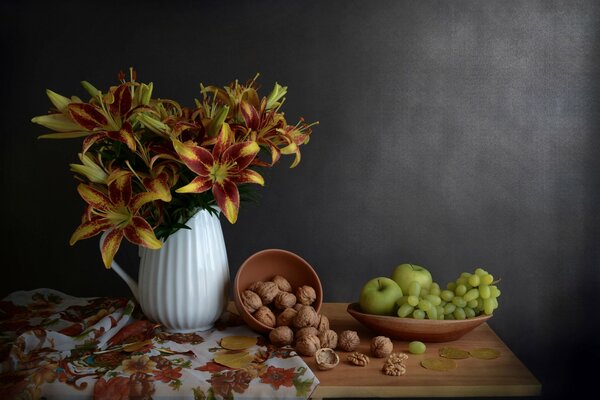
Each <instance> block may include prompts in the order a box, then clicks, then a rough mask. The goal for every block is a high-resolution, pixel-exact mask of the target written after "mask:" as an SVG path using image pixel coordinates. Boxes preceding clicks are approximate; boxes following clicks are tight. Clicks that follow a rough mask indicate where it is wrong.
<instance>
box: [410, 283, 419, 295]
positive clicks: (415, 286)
mask: <svg viewBox="0 0 600 400" xmlns="http://www.w3.org/2000/svg"><path fill="white" fill-rule="evenodd" d="M420 292H421V284H420V283H419V282H417V281H412V282H411V283H409V284H408V295H409V296H418V295H419V293H420Z"/></svg>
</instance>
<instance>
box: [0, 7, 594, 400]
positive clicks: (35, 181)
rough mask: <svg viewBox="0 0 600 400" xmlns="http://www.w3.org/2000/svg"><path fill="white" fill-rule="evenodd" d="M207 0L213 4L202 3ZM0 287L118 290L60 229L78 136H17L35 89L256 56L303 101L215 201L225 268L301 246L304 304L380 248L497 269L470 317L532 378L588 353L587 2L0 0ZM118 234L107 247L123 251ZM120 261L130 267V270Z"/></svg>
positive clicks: (569, 369) (165, 83)
mask: <svg viewBox="0 0 600 400" xmlns="http://www.w3.org/2000/svg"><path fill="white" fill-rule="evenodd" d="M222 3H224V4H222ZM0 11H1V13H0V22H1V23H0V41H1V43H2V55H3V57H2V59H3V62H2V69H3V73H2V77H1V78H0V79H2V87H1V88H2V93H1V95H0V106H1V108H0V110H1V111H0V112H1V119H0V123H1V132H0V149H1V150H0V151H1V154H2V159H1V162H2V164H1V175H0V176H1V181H0V188H1V190H2V193H1V196H0V201H1V205H2V206H1V208H0V210H1V212H2V214H3V218H2V222H3V223H2V229H1V230H0V231H1V232H2V233H1V234H2V236H1V241H0V243H1V246H2V260H3V261H2V271H3V274H2V283H1V290H0V295H2V296H4V295H6V294H8V293H10V292H11V291H14V290H18V289H34V288H38V287H51V288H54V289H58V290H61V291H64V292H66V293H69V294H73V295H80V296H100V295H128V290H127V288H126V286H125V285H124V284H123V283H122V282H121V281H120V279H119V278H118V277H117V276H116V274H114V273H113V272H111V271H107V270H105V269H104V268H103V267H102V265H101V261H100V257H99V254H98V251H97V241H96V240H95V239H93V240H87V241H84V242H80V243H78V244H77V245H76V246H74V247H69V245H68V238H69V236H70V235H71V233H72V231H73V229H74V228H75V227H76V226H77V224H78V221H79V218H80V213H81V210H82V205H83V203H82V201H81V200H80V199H79V198H78V195H77V194H76V191H75V182H74V180H73V179H72V177H71V174H70V173H69V171H68V163H69V162H74V161H76V153H77V151H78V150H79V148H80V144H79V142H78V141H52V142H50V141H38V140H36V139H35V138H36V136H37V135H39V134H41V133H44V132H45V131H44V130H43V129H42V128H40V127H37V126H34V125H33V124H31V123H30V122H29V120H30V118H31V117H33V116H34V115H38V114H42V113H44V112H45V111H46V110H47V108H48V105H49V103H48V101H47V99H46V98H45V95H44V90H45V89H46V88H52V89H54V90H56V91H58V92H60V93H62V94H66V95H71V94H79V95H83V90H82V89H81V88H80V87H79V84H78V82H79V81H80V80H83V79H86V80H89V81H92V82H93V83H95V84H96V85H97V86H98V87H101V88H104V87H107V86H108V85H110V84H113V83H115V82H116V80H115V76H116V72H117V71H118V70H119V69H127V68H128V67H129V66H134V67H136V68H137V70H138V77H139V79H140V80H142V81H153V82H154V83H155V94H156V95H157V96H161V97H168V98H174V99H178V100H180V101H181V102H182V103H186V104H187V105H192V104H193V99H194V97H197V96H199V92H198V84H199V83H200V82H203V83H207V84H216V85H225V84H227V83H228V82H229V81H231V80H233V79H240V80H246V79H249V78H251V77H253V76H254V74H255V73H256V72H260V73H261V78H260V82H262V84H263V87H264V92H263V93H264V94H266V91H267V90H268V89H270V87H271V86H272V85H273V83H274V82H275V81H277V82H280V83H282V84H285V85H287V86H289V95H288V99H287V102H286V105H285V110H286V115H287V117H288V118H289V119H290V120H295V119H296V118H298V117H300V116H304V117H305V118H306V119H307V120H308V121H314V120H318V121H320V125H319V126H318V127H317V128H316V129H315V131H314V135H313V138H312V140H311V142H310V144H309V145H308V146H306V147H305V148H304V150H303V159H302V163H301V164H300V165H299V166H298V168H296V169H293V170H290V169H288V168H287V165H289V159H285V160H284V161H283V162H282V163H281V164H280V165H278V166H277V168H274V169H272V170H270V171H269V172H268V173H267V174H266V179H267V185H266V187H265V188H263V189H262V190H260V192H259V193H260V195H261V201H260V203H259V204H258V205H254V204H247V205H243V206H242V208H241V213H240V218H239V221H238V223H237V224H235V225H233V226H230V225H229V224H228V223H227V222H226V221H225V220H224V219H223V229H224V233H225V237H226V241H227V247H228V254H229V261H230V269H231V276H232V279H233V276H234V275H235V273H236V271H237V268H238V267H239V265H240V264H241V262H242V261H243V260H244V259H245V258H246V257H248V256H249V255H251V254H252V253H253V252H255V251H258V250H261V249H264V248H272V247H276V248H284V249H288V250H291V251H294V252H296V253H298V254H299V255H301V256H303V257H304V258H306V259H307V260H308V261H309V262H310V263H312V265H313V266H314V267H315V269H316V270H317V272H318V273H319V275H320V277H321V280H322V283H323V286H324V290H325V300H326V301H355V300H356V299H357V296H358V293H359V290H360V288H361V286H362V284H363V283H364V282H365V281H366V280H367V279H369V278H371V277H375V276H379V275H388V274H390V272H391V270H392V268H393V267H394V266H395V265H397V264H399V263H402V262H413V263H417V264H421V265H423V266H425V267H427V268H428V269H430V271H431V272H432V273H433V275H434V277H435V278H436V280H437V281H439V282H446V281H448V280H451V279H454V277H455V276H456V275H457V274H458V273H460V272H461V271H465V270H472V269H473V268H475V267H477V266H483V267H485V268H487V269H489V270H490V271H491V272H493V273H495V275H496V276H498V277H500V278H501V279H502V282H501V289H502V297H501V298H500V309H499V310H498V312H497V313H496V315H495V316H494V318H493V319H492V320H491V322H490V325H491V326H492V327H493V328H494V329H495V330H496V332H497V333H498V334H499V336H500V337H501V338H502V339H503V340H504V341H505V342H506V343H507V344H508V345H509V346H510V347H511V348H512V349H513V350H514V351H515V353H516V354H517V356H519V357H520V358H521V359H522V360H523V361H524V362H525V363H526V365H527V366H528V367H529V368H530V369H531V370H532V371H533V372H534V374H535V375H536V376H537V377H538V379H540V380H541V381H542V384H543V387H544V392H545V394H546V396H547V397H550V396H551V395H557V396H565V395H566V393H569V391H571V390H574V388H582V387H585V386H586V385H591V383H593V382H592V380H593V379H594V377H595V376H596V374H595V373H597V372H599V371H598V367H597V365H598V364H597V363H596V366H595V367H591V368H588V369H587V371H586V370H584V369H583V368H582V367H577V366H574V364H575V363H576V362H577V361H578V360H581V359H582V357H583V356H584V355H590V356H591V355H594V356H595V357H598V356H599V346H598V344H597V340H598V338H597V336H598V334H599V333H600V329H599V324H598V318H597V317H598V307H597V304H598V302H597V291H598V289H599V287H600V285H599V283H600V272H599V261H600V254H599V246H598V243H599V239H600V237H599V236H600V232H599V212H598V211H599V210H598V205H599V204H600V179H599V176H600V175H599V164H600V158H599V157H598V156H599V150H600V149H599V146H600V132H599V128H600V117H599V102H598V100H599V97H600V84H599V82H600V80H599V78H600V68H599V67H598V65H599V64H600V37H599V26H600V25H599V21H600V5H599V3H597V2H593V1H565V2H557V1H253V2H249V1H248V2H240V1H235V2H234V1H230V2H220V1H209V2H192V1H189V2H183V1H169V2H147V3H146V4H145V5H143V4H137V5H134V4H131V3H124V2H123V3H121V2H119V3H110V2H106V1H103V2H90V3H89V4H84V2H62V3H54V2H52V3H51V2H47V3H46V4H44V3H40V4H36V3H33V2H20V3H17V2H3V3H2V5H1V6H0ZM135 257H136V256H135V251H134V249H133V248H126V249H124V251H122V252H121V254H120V257H119V259H120V260H121V263H122V264H128V265H131V266H134V265H135V264H136V262H137V261H136V258H135ZM133 269H134V268H130V270H131V271H133Z"/></svg>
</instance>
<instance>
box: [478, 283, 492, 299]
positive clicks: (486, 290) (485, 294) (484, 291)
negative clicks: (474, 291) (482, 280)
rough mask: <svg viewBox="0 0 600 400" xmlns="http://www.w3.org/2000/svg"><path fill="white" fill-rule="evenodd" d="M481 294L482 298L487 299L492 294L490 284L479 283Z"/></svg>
mask: <svg viewBox="0 0 600 400" xmlns="http://www.w3.org/2000/svg"><path fill="white" fill-rule="evenodd" d="M479 296H481V298H482V299H487V298H489V297H490V296H491V289H490V287H489V285H479Z"/></svg>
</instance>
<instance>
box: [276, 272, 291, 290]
mask: <svg viewBox="0 0 600 400" xmlns="http://www.w3.org/2000/svg"><path fill="white" fill-rule="evenodd" d="M271 282H273V283H274V284H276V285H277V287H278V288H279V290H281V291H282V292H290V293H291V291H292V285H290V283H289V282H288V280H287V279H285V278H284V277H283V276H281V275H276V276H274V277H273V279H271Z"/></svg>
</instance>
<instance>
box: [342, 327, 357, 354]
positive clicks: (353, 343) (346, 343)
mask: <svg viewBox="0 0 600 400" xmlns="http://www.w3.org/2000/svg"><path fill="white" fill-rule="evenodd" d="M359 344H360V338H359V337H358V333H356V331H343V332H342V333H340V335H339V336H338V347H339V348H340V349H342V350H344V351H354V350H355V349H356V348H357V347H358V345H359Z"/></svg>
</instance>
